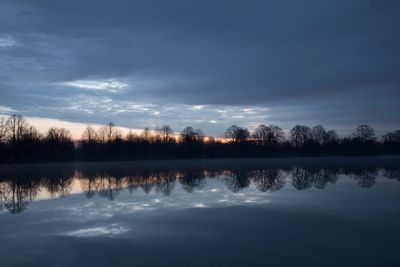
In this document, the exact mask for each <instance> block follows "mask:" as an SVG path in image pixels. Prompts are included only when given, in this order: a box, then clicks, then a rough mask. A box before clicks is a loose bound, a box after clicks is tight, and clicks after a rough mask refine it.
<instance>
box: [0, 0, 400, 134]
mask: <svg viewBox="0 0 400 267" xmlns="http://www.w3.org/2000/svg"><path fill="white" fill-rule="evenodd" d="M93 6H95V7H96V12H93ZM110 6H111V4H110V2H109V1H106V0H88V2H87V3H86V4H85V5H82V4H81V3H80V2H79V1H50V0H43V1H40V2H37V1H13V0H5V1H3V2H2V8H1V10H0V32H1V33H2V35H0V36H1V37H0V38H1V39H0V40H2V41H0V43H1V44H3V46H0V90H1V93H2V95H1V99H0V105H4V106H9V107H11V108H13V109H15V110H21V111H26V112H29V113H30V115H34V116H41V117H44V116H51V117H53V118H57V119H64V120H65V119H66V120H77V119H79V120H81V121H85V122H86V121H92V122H99V123H100V122H104V121H108V120H111V119H112V120H118V121H119V122H120V123H123V124H124V125H126V126H131V127H140V125H143V124H144V123H145V122H147V123H149V124H158V123H159V121H160V120H162V119H164V120H174V122H175V123H176V124H177V125H179V127H180V126H182V124H183V123H185V124H190V123H193V122H194V123H198V125H199V126H202V127H205V131H206V132H223V130H224V127H226V125H227V124H228V122H229V123H231V121H230V120H227V119H226V118H224V117H222V116H218V117H208V116H211V115H214V114H213V113H214V111H216V110H215V108H217V107H222V108H221V110H220V113H221V114H222V113H225V114H229V109H231V110H232V109H234V111H235V112H236V113H238V114H236V115H235V117H233V116H230V117H231V118H232V119H235V120H237V121H236V123H237V124H244V125H255V124H257V123H269V122H275V123H277V124H282V125H283V126H284V127H289V126H293V124H296V123H301V124H305V123H321V124H326V125H327V126H335V127H339V128H341V129H349V127H353V128H354V127H355V125H357V124H359V123H371V124H374V126H376V127H380V128H381V129H382V130H383V129H392V128H394V127H398V125H399V123H400V121H399V117H398V116H397V114H399V113H400V106H399V105H398V103H397V102H398V101H396V100H397V99H399V97H400V95H399V94H400V93H399V92H400V90H399V87H400V78H399V77H400V75H399V71H398V69H400V66H399V62H400V53H399V52H398V47H399V46H400V32H399V31H400V30H399V27H398V26H397V25H399V24H400V18H399V16H398V11H399V10H400V2H398V1H383V2H382V1H381V2H379V3H378V2H376V3H375V2H372V1H364V0H354V1H340V2H338V1H323V2H322V1H317V0H310V1H308V2H307V3H304V2H299V1H289V0H287V1H261V0H255V1H252V3H244V2H241V1H228V0H226V1H224V0H223V1H218V3H215V1H210V0H206V1H201V3H196V4H193V3H191V2H187V1H181V0H171V1H169V2H168V4H166V3H164V2H163V1H159V0H151V1H142V0H135V1H121V2H120V3H119V4H118V6H115V5H113V6H112V9H113V12H112V13H110V12H109V11H110ZM226 6H229V9H227V8H226ZM310 7H312V8H310ZM71 17H73V18H74V19H73V20H71V19H70V18H71ZM4 40H5V41H4ZM10 40H11V41H10ZM12 40H14V41H12ZM15 40H17V41H18V45H15V44H16V41H15ZM10 44H11V45H12V49H9V48H10V47H11V46H10ZM3 48H4V49H3ZM110 78H112V79H110ZM60 86H63V87H65V88H69V89H71V90H58V89H60V88H58V87H60ZM65 88H64V89H65ZM117 92H118V93H117ZM108 93H113V94H108ZM104 94H107V96H109V99H111V102H107V103H103V102H102V100H101V99H95V98H94V97H95V96H103V95H104ZM77 95H79V97H80V98H77V97H76V96H77ZM82 95H84V96H82ZM90 97H92V98H90ZM84 98H86V99H87V100H88V101H89V102H87V103H86V105H85V103H83V101H84V100H83V99H84ZM71 99H72V100H71ZM75 100H76V101H77V102H75V103H71V102H73V101H75ZM97 100H98V101H100V102H99V103H93V101H94V102H96V101H97ZM55 103H56V104H55ZM132 103H134V104H132ZM103 104H104V107H105V109H101V105H103ZM135 105H137V106H135ZM144 105H145V107H144ZM149 105H151V106H149ZM95 106H96V107H95ZM188 107H192V108H191V110H188ZM210 107H211V108H210ZM382 107H384V108H382ZM142 108H143V109H142ZM158 108H159V109H160V110H158ZM179 108H180V109H179ZM265 108H268V111H265V112H264V115H262V116H261V115H260V112H256V113H254V114H253V113H252V110H253V109H255V110H259V109H265ZM99 109H100V112H99ZM146 109H147V110H146ZM240 109H242V110H241V111H240ZM244 109H247V110H244ZM60 110H62V112H61V111H60ZM210 110H211V111H212V112H210ZM116 111H118V112H116ZM79 112H81V113H79ZM32 113H33V114H32ZM128 113H133V114H130V116H131V117H130V120H128V119H127V116H126V117H124V115H122V117H121V118H119V117H118V118H117V117H115V114H128ZM172 113H175V114H179V117H176V118H173V117H172V116H171V117H170V115H171V114H172ZM183 113H185V114H183ZM239 113H240V114H239ZM165 114H169V115H165ZM253 115H254V116H253ZM155 116H157V117H158V118H159V120H157V119H155V118H154V117H155ZM178 120H180V121H178ZM211 120H213V121H214V120H215V121H218V122H219V123H217V124H215V123H210V121H211ZM266 120H268V121H266ZM200 121H202V122H200ZM169 122H170V121H165V123H169ZM129 123H130V125H128V124H129ZM136 123H137V124H138V125H135V124H136ZM177 127H178V126H177Z"/></svg>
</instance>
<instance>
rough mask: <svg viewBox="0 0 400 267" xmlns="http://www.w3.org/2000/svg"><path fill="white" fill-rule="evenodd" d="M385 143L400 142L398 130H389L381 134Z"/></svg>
mask: <svg viewBox="0 0 400 267" xmlns="http://www.w3.org/2000/svg"><path fill="white" fill-rule="evenodd" d="M382 139H383V142H385V143H400V130H396V131H394V132H390V133H387V134H385V135H384V136H382Z"/></svg>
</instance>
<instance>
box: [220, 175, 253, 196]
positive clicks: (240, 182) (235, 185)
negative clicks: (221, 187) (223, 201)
mask: <svg viewBox="0 0 400 267" xmlns="http://www.w3.org/2000/svg"><path fill="white" fill-rule="evenodd" d="M224 181H225V184H226V186H227V187H228V189H229V190H231V191H232V192H234V193H236V192H239V191H240V190H241V189H243V188H246V187H249V185H250V173H249V171H247V170H233V171H230V172H228V174H227V175H226V177H225V178H224Z"/></svg>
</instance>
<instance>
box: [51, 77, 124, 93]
mask: <svg viewBox="0 0 400 267" xmlns="http://www.w3.org/2000/svg"><path fill="white" fill-rule="evenodd" d="M57 84H58V85H61V86H70V87H77V88H83V89H91V90H100V91H109V92H118V91H119V90H121V89H124V88H126V87H128V84H126V83H122V82H119V81H116V80H112V79H110V80H76V81H69V82H60V83H57Z"/></svg>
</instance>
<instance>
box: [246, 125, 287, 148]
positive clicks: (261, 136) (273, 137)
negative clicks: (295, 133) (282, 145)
mask: <svg viewBox="0 0 400 267" xmlns="http://www.w3.org/2000/svg"><path fill="white" fill-rule="evenodd" d="M284 136H285V134H284V131H283V130H282V128H281V127H279V126H277V125H272V124H271V125H268V126H265V125H264V124H261V125H259V126H257V128H256V129H255V130H254V134H253V137H254V139H256V140H257V141H258V142H259V143H260V144H261V145H264V146H265V145H268V146H272V145H276V144H278V143H279V142H281V141H282V140H283V139H284Z"/></svg>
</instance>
